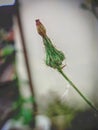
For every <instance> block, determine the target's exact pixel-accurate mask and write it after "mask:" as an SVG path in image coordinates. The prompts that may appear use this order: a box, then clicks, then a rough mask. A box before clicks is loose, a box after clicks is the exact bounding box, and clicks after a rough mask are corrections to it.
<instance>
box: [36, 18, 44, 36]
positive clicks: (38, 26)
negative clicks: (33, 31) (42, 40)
mask: <svg viewBox="0 0 98 130" xmlns="http://www.w3.org/2000/svg"><path fill="white" fill-rule="evenodd" d="M36 27H37V31H38V33H39V34H40V35H41V36H42V37H45V36H46V29H45V27H44V26H43V24H42V23H41V22H40V20H39V19H37V20H36Z"/></svg>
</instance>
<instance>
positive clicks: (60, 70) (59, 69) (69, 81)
mask: <svg viewBox="0 0 98 130" xmlns="http://www.w3.org/2000/svg"><path fill="white" fill-rule="evenodd" d="M57 70H58V71H59V72H60V73H61V75H62V76H63V77H64V78H65V79H66V80H67V81H68V83H69V84H70V85H71V86H72V87H73V88H74V89H75V90H76V91H77V92H78V94H79V95H80V96H81V97H82V98H83V99H84V100H85V102H86V103H87V104H88V105H89V106H90V107H91V108H93V109H94V111H95V112H98V110H97V109H96V107H95V106H94V105H93V104H92V103H91V101H89V100H88V99H87V98H86V97H85V96H84V95H83V94H82V93H81V92H80V90H79V89H78V88H77V87H76V85H75V84H74V83H73V82H72V81H71V80H70V79H69V78H68V77H67V76H66V75H65V74H64V72H63V71H62V69H61V68H58V69H57Z"/></svg>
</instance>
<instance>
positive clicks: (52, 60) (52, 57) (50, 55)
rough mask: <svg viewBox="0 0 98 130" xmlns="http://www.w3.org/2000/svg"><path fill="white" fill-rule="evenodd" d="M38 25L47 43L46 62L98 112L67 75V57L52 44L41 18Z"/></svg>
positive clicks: (38, 29) (37, 22)
mask: <svg viewBox="0 0 98 130" xmlns="http://www.w3.org/2000/svg"><path fill="white" fill-rule="evenodd" d="M36 26H37V31H38V33H39V34H40V35H41V36H42V38H43V43H44V45H45V50H46V64H47V65H48V66H50V67H52V68H54V69H57V71H58V72H59V73H60V74H61V75H62V76H63V77H64V78H65V79H66V80H67V81H68V83H69V84H70V85H71V86H72V87H73V88H74V89H75V90H76V91H77V92H78V94H79V95H80V96H81V97H82V98H83V99H84V100H85V102H86V103H87V104H88V105H89V106H90V107H92V108H93V109H94V110H95V112H98V111H97V109H96V107H95V106H94V105H93V104H92V103H91V101H89V100H88V99H87V98H86V97H85V96H84V95H83V94H82V93H81V91H80V90H79V89H78V88H77V87H76V85H75V84H74V83H73V82H72V81H71V80H70V79H69V78H68V77H67V76H66V74H65V73H64V72H63V71H62V68H63V65H62V62H63V60H64V59H65V56H64V54H63V53H62V52H61V51H58V50H57V49H56V48H55V47H54V46H53V44H52V42H51V40H50V39H49V38H48V36H47V35H46V29H45V27H44V26H43V24H42V23H41V22H40V20H39V19H37V20H36Z"/></svg>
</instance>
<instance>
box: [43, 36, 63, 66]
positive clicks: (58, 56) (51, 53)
mask: <svg viewBox="0 0 98 130" xmlns="http://www.w3.org/2000/svg"><path fill="white" fill-rule="evenodd" d="M43 42H44V45H45V50H46V65H48V66H50V67H52V68H59V67H61V66H62V62H63V60H64V59H65V56H64V54H63V52H61V51H59V50H57V49H56V48H55V47H54V46H53V45H52V42H51V40H50V39H49V38H48V37H45V38H43Z"/></svg>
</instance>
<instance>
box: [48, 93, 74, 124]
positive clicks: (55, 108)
mask: <svg viewBox="0 0 98 130" xmlns="http://www.w3.org/2000/svg"><path fill="white" fill-rule="evenodd" d="M46 115H47V116H49V117H50V118H51V119H56V118H57V117H58V118H59V117H63V122H64V125H66V126H69V125H70V123H71V121H72V120H73V118H74V117H75V115H76V110H74V109H73V108H71V107H69V106H68V105H66V104H65V103H62V102H61V100H60V98H59V96H57V95H56V94H54V96H53V100H52V102H50V103H49V104H48V106H47V109H46ZM55 121H56V120H55Z"/></svg>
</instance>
